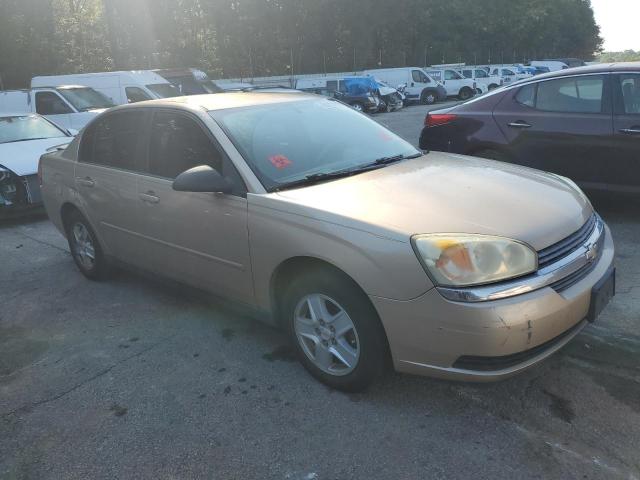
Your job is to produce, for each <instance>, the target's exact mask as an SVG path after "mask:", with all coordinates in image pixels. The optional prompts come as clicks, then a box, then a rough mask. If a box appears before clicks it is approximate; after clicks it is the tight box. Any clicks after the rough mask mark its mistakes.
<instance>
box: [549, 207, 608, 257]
mask: <svg viewBox="0 0 640 480" xmlns="http://www.w3.org/2000/svg"><path fill="white" fill-rule="evenodd" d="M596 221H597V217H596V214H595V213H594V214H593V215H591V217H590V218H589V220H587V222H586V223H585V224H584V225H583V226H582V227H581V228H580V230H578V231H577V232H575V233H573V234H572V235H569V236H568V237H567V238H565V239H564V240H560V241H559V242H558V243H556V244H553V245H551V246H550V247H547V248H544V249H542V250H540V251H539V252H538V268H539V269H542V268H545V267H546V266H548V265H551V264H552V263H555V262H557V261H558V260H560V259H561V258H564V257H566V256H567V255H569V254H570V253H571V252H573V251H575V250H576V249H578V248H580V247H581V246H582V245H583V244H584V242H585V241H586V240H587V239H588V238H589V236H590V235H591V233H592V232H593V229H594V228H595V227H596Z"/></svg>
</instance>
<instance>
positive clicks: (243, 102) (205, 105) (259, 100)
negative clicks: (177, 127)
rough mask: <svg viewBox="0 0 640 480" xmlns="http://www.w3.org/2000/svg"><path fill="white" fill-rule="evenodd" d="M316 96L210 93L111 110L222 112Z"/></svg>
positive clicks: (148, 101)
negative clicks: (144, 109)
mask: <svg viewBox="0 0 640 480" xmlns="http://www.w3.org/2000/svg"><path fill="white" fill-rule="evenodd" d="M321 98H323V97H319V96H318V95H314V94H308V93H304V92H299V93H298V92H295V91H288V92H262V91H259V90H258V91H250V92H226V93H211V94H206V95H190V96H184V97H173V98H163V99H160V100H147V101H145V102H137V103H132V104H129V105H121V106H118V107H115V108H112V109H111V110H112V111H114V110H123V109H128V108H136V107H172V108H175V107H182V108H185V109H196V110H206V111H211V110H224V109H228V108H239V107H253V106H258V105H269V104H275V103H285V102H297V101H301V100H313V99H316V100H318V99H321Z"/></svg>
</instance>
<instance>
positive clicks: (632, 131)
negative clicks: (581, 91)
mask: <svg viewBox="0 0 640 480" xmlns="http://www.w3.org/2000/svg"><path fill="white" fill-rule="evenodd" d="M613 78H614V82H613V85H614V115H613V137H614V145H613V148H612V150H611V156H610V157H609V158H608V159H607V163H608V165H609V169H608V174H607V178H606V180H607V183H608V184H609V185H611V187H612V188H614V189H619V190H622V191H631V192H640V73H624V74H618V75H614V76H613Z"/></svg>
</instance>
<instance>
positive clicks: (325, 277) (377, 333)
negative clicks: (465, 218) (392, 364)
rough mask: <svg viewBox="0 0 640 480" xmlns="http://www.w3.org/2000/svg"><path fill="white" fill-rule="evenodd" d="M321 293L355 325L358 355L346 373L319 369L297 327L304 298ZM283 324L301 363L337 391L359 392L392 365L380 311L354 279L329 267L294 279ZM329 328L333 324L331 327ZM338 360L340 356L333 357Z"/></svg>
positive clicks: (284, 301)
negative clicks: (355, 361) (297, 310)
mask: <svg viewBox="0 0 640 480" xmlns="http://www.w3.org/2000/svg"><path fill="white" fill-rule="evenodd" d="M314 294H319V295H322V296H326V297H329V298H330V299H331V300H333V301H335V302H336V303H337V304H339V306H340V307H342V309H343V310H344V311H345V312H346V313H347V315H348V316H349V317H350V319H351V321H352V323H353V325H354V333H355V335H354V336H355V338H356V339H357V345H358V347H359V357H358V360H357V363H356V364H355V367H354V368H353V370H352V371H350V373H348V374H345V375H332V374H330V373H327V372H325V371H323V370H322V369H321V368H319V367H318V366H317V365H316V364H315V363H314V362H313V361H312V359H311V358H310V357H309V356H308V355H307V353H305V350H304V347H303V345H302V344H301V341H300V340H299V339H298V335H297V333H296V329H295V328H296V327H295V311H296V307H298V305H299V304H301V303H302V304H304V302H303V299H304V298H305V297H307V296H309V295H314ZM281 311H282V313H283V315H284V317H283V318H284V322H283V323H284V327H285V329H286V332H287V334H288V335H289V337H290V339H291V343H292V345H293V348H294V350H295V352H296V355H297V356H298V359H299V360H300V363H302V365H303V366H304V367H305V368H306V369H307V371H308V372H309V373H310V374H311V375H313V376H314V377H315V378H316V379H317V380H319V381H320V382H322V383H324V384H325V385H328V386H329V387H331V388H334V389H336V390H342V391H346V392H360V391H362V390H364V389H366V388H367V387H368V386H369V385H370V384H371V383H372V382H373V381H374V380H375V379H376V378H377V377H378V376H379V375H380V374H381V373H382V372H383V371H384V370H385V367H386V366H388V365H389V353H388V344H387V339H386V335H385V332H384V329H383V327H382V324H381V322H380V319H379V317H378V314H377V312H376V311H375V309H374V308H373V306H372V305H371V303H370V302H369V299H368V298H367V297H366V296H365V295H364V294H363V293H362V291H361V290H360V289H359V288H358V287H357V286H355V285H354V284H353V282H352V281H350V280H349V279H347V278H345V277H343V276H342V275H340V274H338V273H335V272H332V271H330V270H324V269H315V270H312V271H311V272H308V273H305V274H303V275H302V276H300V277H297V278H295V280H294V281H292V282H291V284H290V285H289V288H287V289H286V291H285V294H284V296H283V299H282V310H281ZM329 328H330V327H329ZM332 358H333V360H334V362H335V363H338V361H337V357H335V356H334V357H332Z"/></svg>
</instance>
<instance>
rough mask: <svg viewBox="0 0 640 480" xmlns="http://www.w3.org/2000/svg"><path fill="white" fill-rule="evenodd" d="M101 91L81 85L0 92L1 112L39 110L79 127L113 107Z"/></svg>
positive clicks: (54, 119) (67, 126)
mask: <svg viewBox="0 0 640 480" xmlns="http://www.w3.org/2000/svg"><path fill="white" fill-rule="evenodd" d="M113 106H114V104H113V102H111V100H109V99H108V98H107V97H105V96H104V95H103V94H101V93H100V92H96V91H95V90H93V89H92V88H89V87H85V86H78V85H63V86H60V87H55V88H54V87H51V88H47V87H45V88H32V89H31V90H6V91H2V92H0V113H38V114H40V115H43V116H45V117H47V119H48V120H51V121H52V122H54V123H55V124H57V125H58V126H60V127H62V128H65V129H67V130H80V129H82V128H83V127H84V126H85V125H86V124H87V123H89V120H91V119H92V118H94V117H95V116H97V115H99V114H100V113H102V112H104V110H105V109H107V108H110V107H113Z"/></svg>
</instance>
